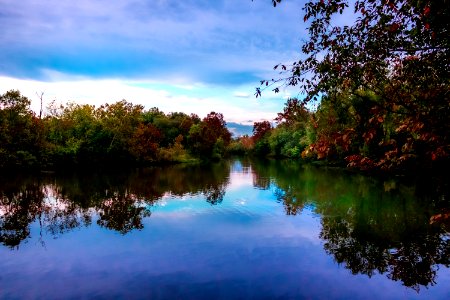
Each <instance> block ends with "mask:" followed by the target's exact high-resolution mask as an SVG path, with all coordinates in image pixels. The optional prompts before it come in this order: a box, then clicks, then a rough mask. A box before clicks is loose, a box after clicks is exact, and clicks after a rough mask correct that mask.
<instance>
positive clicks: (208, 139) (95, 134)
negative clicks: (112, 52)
mask: <svg viewBox="0 0 450 300" xmlns="http://www.w3.org/2000/svg"><path fill="white" fill-rule="evenodd" d="M30 103H31V102H30V100H29V99H28V98H26V97H24V96H23V95H21V94H20V92H19V91H14V90H11V91H8V92H6V93H5V94H3V95H1V96H0V167H3V168H8V167H39V168H53V167H61V166H69V165H111V164H127V165H134V164H136V165H138V164H143V165H145V164H151V163H159V162H192V161H198V160H199V159H220V158H221V157H223V156H224V155H225V153H226V148H227V146H228V145H229V143H230V141H231V133H230V132H229V131H228V129H227V128H226V122H225V121H224V119H223V115H222V114H220V113H215V112H211V113H210V114H208V115H207V116H206V117H205V118H204V119H203V120H202V119H200V118H199V117H198V116H197V115H195V114H191V115H187V114H184V113H178V112H176V113H170V114H164V113H163V112H161V111H159V110H158V109H157V108H152V109H150V110H144V107H143V106H141V105H133V104H131V103H129V102H127V101H125V100H122V101H119V102H116V103H114V104H105V105H102V106H100V107H98V108H96V107H95V106H93V105H80V104H74V103H69V104H67V105H65V106H63V105H60V106H56V105H55V104H54V103H52V104H51V105H49V107H48V113H47V114H46V115H45V116H44V117H42V118H41V116H36V114H35V113H34V112H33V111H31V110H30Z"/></svg>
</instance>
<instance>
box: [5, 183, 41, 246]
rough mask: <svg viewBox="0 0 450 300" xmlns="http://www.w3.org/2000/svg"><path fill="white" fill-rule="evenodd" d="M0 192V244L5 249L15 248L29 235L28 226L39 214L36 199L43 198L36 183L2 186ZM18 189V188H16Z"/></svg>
mask: <svg viewBox="0 0 450 300" xmlns="http://www.w3.org/2000/svg"><path fill="white" fill-rule="evenodd" d="M2 183H3V186H2V191H1V192H0V197H1V198H0V242H1V243H2V244H3V245H5V246H7V247H11V248H14V247H17V246H18V245H19V244H20V242H21V241H23V240H25V239H26V238H28V237H29V235H30V228H29V226H28V225H29V224H30V223H31V222H33V221H34V220H35V219H36V216H37V215H38V214H39V213H40V212H41V205H40V203H39V201H37V199H42V198H43V193H42V190H41V188H40V185H39V184H38V183H33V182H24V183H22V185H21V186H18V183H17V182H14V181H13V182H11V183H10V184H8V185H4V183H5V181H3V180H2ZM18 187H19V188H18Z"/></svg>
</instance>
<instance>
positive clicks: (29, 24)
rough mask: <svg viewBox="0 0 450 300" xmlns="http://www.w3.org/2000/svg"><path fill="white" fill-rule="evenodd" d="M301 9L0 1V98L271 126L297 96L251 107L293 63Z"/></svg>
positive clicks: (236, 0)
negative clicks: (281, 66) (18, 96)
mask: <svg viewBox="0 0 450 300" xmlns="http://www.w3.org/2000/svg"><path fill="white" fill-rule="evenodd" d="M302 3H303V1H299V0H291V1H290V0H285V1H284V2H283V3H282V5H280V6H279V7H277V8H273V6H272V5H271V1H269V0H254V1H251V0H184V1H179V0H146V1H145V0H121V1H114V0H108V1H106V0H95V1H94V0H79V1H67V0H42V1H35V0H20V1H17V0H0V7H1V8H0V28H2V30H1V31H0V46H1V47H0V57H1V58H2V59H1V60H0V93H4V92H5V91H7V90H9V89H19V90H20V91H22V93H23V94H24V95H26V96H27V97H29V98H30V99H31V100H32V101H33V104H32V107H33V108H35V109H36V108H37V103H38V98H37V96H36V93H40V92H44V100H45V101H46V102H47V103H49V102H50V101H51V100H56V101H57V102H61V103H67V102H68V101H73V102H77V103H90V104H95V105H100V104H103V103H106V102H115V101H118V100H121V99H126V100H128V101H130V102H132V103H135V104H144V105H145V107H146V108H150V107H154V106H156V107H159V108H160V109H162V110H163V111H164V112H166V113H168V112H171V111H183V112H186V113H197V114H199V115H200V116H201V117H204V116H205V115H206V114H207V113H208V112H210V111H212V110H214V111H219V112H222V113H223V114H224V116H225V119H226V120H227V121H232V122H244V123H252V122H253V121H259V120H262V119H273V118H274V117H275V116H276V113H277V112H279V111H281V110H282V107H283V104H284V102H285V98H286V97H289V96H291V95H292V93H295V90H290V91H287V90H284V91H282V93H280V94H273V93H266V94H265V95H264V96H263V98H262V99H255V97H254V95H253V93H254V89H255V87H256V86H258V84H259V80H262V79H270V78H274V77H276V76H277V72H276V71H273V70H272V68H273V66H274V65H276V64H278V63H289V62H292V61H294V60H295V59H298V58H299V55H300V45H301V38H302V36H304V35H305V33H306V29H305V25H304V23H303V21H302V20H301V15H302V14H301V6H302ZM292 96H295V94H294V95H292Z"/></svg>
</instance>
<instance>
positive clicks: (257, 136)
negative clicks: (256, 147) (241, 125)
mask: <svg viewBox="0 0 450 300" xmlns="http://www.w3.org/2000/svg"><path fill="white" fill-rule="evenodd" d="M270 130H272V125H271V124H270V122H269V121H262V122H255V123H254V124H253V136H252V139H253V141H254V142H255V143H256V142H258V141H259V140H261V139H262V138H264V137H265V136H266V134H267V133H269V132H270Z"/></svg>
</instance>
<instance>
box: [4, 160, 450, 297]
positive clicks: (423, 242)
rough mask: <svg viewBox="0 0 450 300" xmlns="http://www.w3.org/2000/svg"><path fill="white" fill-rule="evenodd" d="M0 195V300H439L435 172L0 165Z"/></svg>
mask: <svg viewBox="0 0 450 300" xmlns="http://www.w3.org/2000/svg"><path fill="white" fill-rule="evenodd" d="M0 200H1V203H0V257H1V259H0V298H1V299H27V298H40V299H67V298H74V299H80V298H82V299H93V298H94V299H121V298H124V299H134V298H145V299H149V298H151V299H158V298H161V299H174V298H175V299H176V298H178V299H249V298H250V299H252V298H253V299H261V298H263V299H272V298H281V299H450V269H449V264H450V234H449V229H450V228H449V227H450V226H449V222H448V219H447V220H437V221H433V222H430V218H432V217H433V215H436V214H439V213H442V212H445V211H448V208H449V199H448V185H447V183H446V182H445V180H443V181H442V182H439V181H438V182H436V180H434V179H431V178H427V179H426V180H420V181H409V182H400V181H398V180H394V179H389V180H380V179H375V178H370V177H365V176H362V175H354V174H353V175H352V174H349V173H346V172H343V171H338V170H329V169H328V170H327V169H323V168H322V169H320V168H315V167H313V166H301V165H298V164H295V163H291V162H287V161H285V162H249V161H238V160H236V161H230V162H224V163H219V164H215V165H209V166H191V167H187V166H184V167H183V166H174V167H167V168H154V169H148V170H144V171H143V170H140V171H133V172H124V171H121V172H116V174H111V173H110V174H105V173H102V174H100V173H99V174H94V173H92V172H89V173H85V174H72V175H67V174H65V175H62V174H40V175H39V176H28V177H23V176H22V177H21V176H16V175H11V174H2V175H1V176H0ZM432 220H435V219H432ZM430 223H432V224H430Z"/></svg>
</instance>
